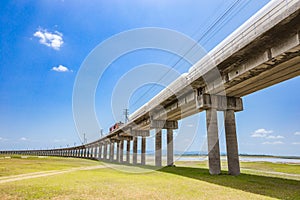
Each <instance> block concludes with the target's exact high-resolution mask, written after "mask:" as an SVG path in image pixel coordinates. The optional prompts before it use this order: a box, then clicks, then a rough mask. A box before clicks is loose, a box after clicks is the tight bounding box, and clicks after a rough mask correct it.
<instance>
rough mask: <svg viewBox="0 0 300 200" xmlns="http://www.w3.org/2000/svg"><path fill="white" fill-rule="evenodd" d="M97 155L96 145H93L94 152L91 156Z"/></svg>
mask: <svg viewBox="0 0 300 200" xmlns="http://www.w3.org/2000/svg"><path fill="white" fill-rule="evenodd" d="M96 157H97V146H96V145H94V153H93V158H96Z"/></svg>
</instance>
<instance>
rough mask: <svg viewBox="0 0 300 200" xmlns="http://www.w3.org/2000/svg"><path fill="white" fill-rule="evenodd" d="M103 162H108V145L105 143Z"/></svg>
mask: <svg viewBox="0 0 300 200" xmlns="http://www.w3.org/2000/svg"><path fill="white" fill-rule="evenodd" d="M103 160H107V143H104V152H103Z"/></svg>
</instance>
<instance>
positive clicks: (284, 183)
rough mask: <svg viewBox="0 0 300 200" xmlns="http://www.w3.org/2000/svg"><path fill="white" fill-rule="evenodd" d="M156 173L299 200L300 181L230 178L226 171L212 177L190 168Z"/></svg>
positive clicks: (169, 169) (268, 178)
mask: <svg viewBox="0 0 300 200" xmlns="http://www.w3.org/2000/svg"><path fill="white" fill-rule="evenodd" d="M158 171H160V172H165V173H171V174H176V175H180V176H184V177H187V178H192V179H196V180H199V181H205V182H209V183H212V184H217V185H221V186H225V187H230V188H234V189H238V190H242V191H245V192H250V193H254V194H260V195H264V196H269V197H273V198H279V199H300V181H297V180H288V179H284V178H274V177H267V176H260V175H250V174H243V173H242V174H240V175H239V176H230V175H227V172H226V171H222V174H221V175H216V176H213V175H210V174H209V172H208V169H201V168H192V167H165V168H162V169H160V170H158Z"/></svg>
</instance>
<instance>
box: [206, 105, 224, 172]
mask: <svg viewBox="0 0 300 200" xmlns="http://www.w3.org/2000/svg"><path fill="white" fill-rule="evenodd" d="M206 127H207V144H208V163H209V173H210V174H212V175H214V174H220V173H221V164H220V148H219V135H218V119H217V110H216V109H215V108H210V109H208V110H206Z"/></svg>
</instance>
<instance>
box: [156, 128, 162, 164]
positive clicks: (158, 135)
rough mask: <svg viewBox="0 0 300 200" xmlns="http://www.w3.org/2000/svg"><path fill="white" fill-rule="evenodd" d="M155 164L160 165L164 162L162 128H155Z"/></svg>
mask: <svg viewBox="0 0 300 200" xmlns="http://www.w3.org/2000/svg"><path fill="white" fill-rule="evenodd" d="M155 132H156V134H155V166H158V167H160V166H161V165H162V164H161V163H162V159H161V156H162V153H161V129H155Z"/></svg>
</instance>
